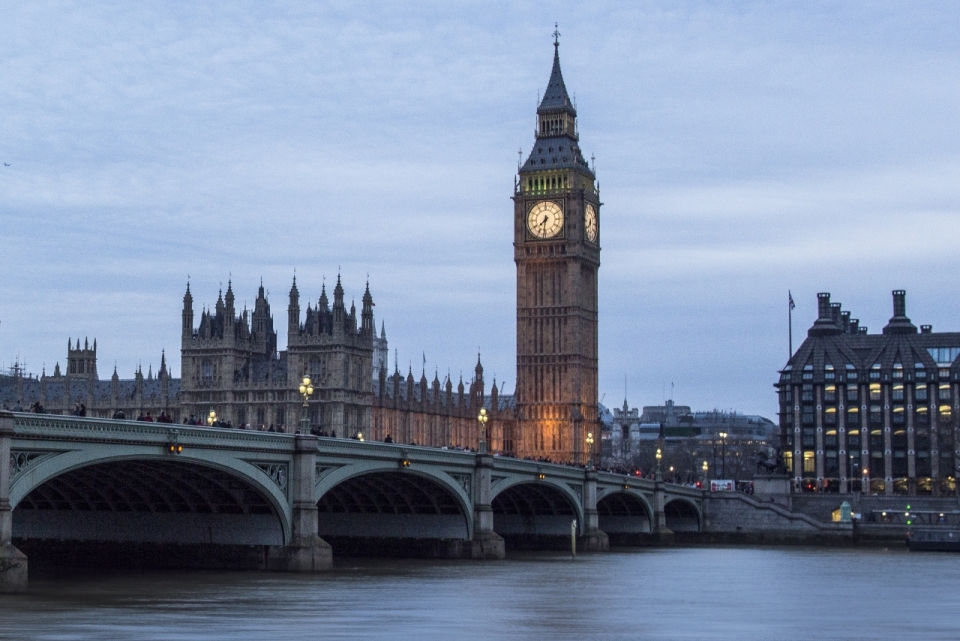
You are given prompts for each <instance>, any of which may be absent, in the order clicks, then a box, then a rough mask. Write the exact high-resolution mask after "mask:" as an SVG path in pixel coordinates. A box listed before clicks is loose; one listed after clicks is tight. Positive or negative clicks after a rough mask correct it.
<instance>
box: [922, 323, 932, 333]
mask: <svg viewBox="0 0 960 641" xmlns="http://www.w3.org/2000/svg"><path fill="white" fill-rule="evenodd" d="M920 333H921V334H932V333H933V325H921V326H920Z"/></svg>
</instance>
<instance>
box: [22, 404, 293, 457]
mask: <svg viewBox="0 0 960 641" xmlns="http://www.w3.org/2000/svg"><path fill="white" fill-rule="evenodd" d="M13 417H14V418H13V428H14V433H15V436H14V438H17V437H26V438H32V439H42V438H56V439H64V440H73V439H83V440H87V439H92V440H102V441H124V442H129V441H136V440H148V441H150V442H158V441H162V442H170V441H173V440H174V439H175V440H176V442H191V443H198V444H199V443H207V444H210V445H214V444H215V445H216V446H217V447H226V448H230V447H246V448H248V447H251V446H253V447H258V448H267V449H284V450H286V449H290V448H292V447H293V439H294V435H292V434H278V433H274V432H258V431H254V430H241V429H225V428H220V427H200V426H195V425H183V424H180V423H152V422H148V421H130V420H114V419H102V418H86V417H80V416H62V415H57V414H32V413H26V412H15V413H14V415H13Z"/></svg>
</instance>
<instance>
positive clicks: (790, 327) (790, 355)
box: [787, 290, 793, 363]
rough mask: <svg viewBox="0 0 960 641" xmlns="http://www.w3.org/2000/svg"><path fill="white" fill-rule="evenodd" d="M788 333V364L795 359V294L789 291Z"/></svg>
mask: <svg viewBox="0 0 960 641" xmlns="http://www.w3.org/2000/svg"><path fill="white" fill-rule="evenodd" d="M787 333H788V334H789V337H790V338H789V343H788V347H789V349H790V353H788V354H787V362H788V363H789V362H790V359H791V358H793V294H792V293H791V292H790V290H787Z"/></svg>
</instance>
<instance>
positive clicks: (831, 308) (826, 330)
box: [807, 292, 843, 336]
mask: <svg viewBox="0 0 960 641" xmlns="http://www.w3.org/2000/svg"><path fill="white" fill-rule="evenodd" d="M841 331H843V330H842V329H841V327H840V303H834V304H833V305H831V304H830V293H829V292H820V293H819V294H817V320H816V322H815V323H814V324H813V327H811V328H810V329H809V330H808V331H807V335H808V336H830V335H832V334H839V333H840V332H841Z"/></svg>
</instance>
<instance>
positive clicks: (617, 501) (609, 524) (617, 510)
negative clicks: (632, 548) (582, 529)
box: [597, 489, 653, 543]
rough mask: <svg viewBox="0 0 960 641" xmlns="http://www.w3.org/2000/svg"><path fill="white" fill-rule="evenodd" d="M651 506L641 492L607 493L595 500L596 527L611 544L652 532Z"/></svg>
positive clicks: (622, 491) (618, 491)
mask: <svg viewBox="0 0 960 641" xmlns="http://www.w3.org/2000/svg"><path fill="white" fill-rule="evenodd" d="M652 524H653V506H652V505H650V502H649V501H648V500H647V497H646V496H644V495H643V493H642V492H640V491H637V490H633V489H629V490H617V491H615V492H609V493H606V494H604V495H603V496H601V497H600V498H599V499H598V500H597V527H598V528H599V529H600V531H601V532H605V533H606V534H607V535H608V536H609V537H611V539H612V540H613V542H615V543H616V542H618V541H617V539H618V538H624V537H628V536H629V535H636V534H646V533H649V532H651V531H652V530H653V527H652Z"/></svg>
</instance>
